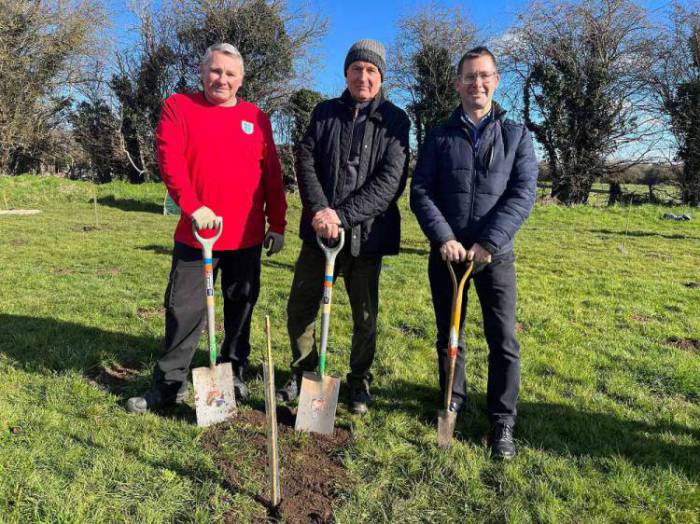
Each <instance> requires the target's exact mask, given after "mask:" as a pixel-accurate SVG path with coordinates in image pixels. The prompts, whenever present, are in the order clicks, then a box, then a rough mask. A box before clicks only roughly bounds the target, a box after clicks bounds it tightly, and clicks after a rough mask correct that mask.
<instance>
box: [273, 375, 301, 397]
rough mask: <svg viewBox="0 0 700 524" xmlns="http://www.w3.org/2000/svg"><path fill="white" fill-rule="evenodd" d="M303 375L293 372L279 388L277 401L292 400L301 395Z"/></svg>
mask: <svg viewBox="0 0 700 524" xmlns="http://www.w3.org/2000/svg"><path fill="white" fill-rule="evenodd" d="M300 389H301V375H297V374H296V373H292V376H291V377H289V380H288V381H287V383H286V384H285V385H284V386H282V387H281V388H280V389H278V390H277V402H291V401H293V400H294V399H295V398H297V397H298V396H299V390H300Z"/></svg>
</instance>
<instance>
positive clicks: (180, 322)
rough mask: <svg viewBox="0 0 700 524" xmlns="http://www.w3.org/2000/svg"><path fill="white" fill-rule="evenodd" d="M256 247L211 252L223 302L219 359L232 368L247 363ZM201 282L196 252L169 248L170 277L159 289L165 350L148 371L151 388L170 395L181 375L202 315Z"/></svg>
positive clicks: (255, 285)
mask: <svg viewBox="0 0 700 524" xmlns="http://www.w3.org/2000/svg"><path fill="white" fill-rule="evenodd" d="M261 249H262V246H254V247H250V248H245V249H237V250H231V251H214V254H213V255H214V257H213V265H214V279H215V281H216V278H217V276H218V274H219V273H221V291H222V295H223V301H224V333H225V335H224V341H223V343H222V344H221V346H220V350H219V358H218V360H219V362H231V363H232V364H233V368H234V370H239V369H241V368H242V367H244V366H245V365H246V364H247V363H248V355H249V354H250V321H251V317H252V313H253V307H254V306H255V302H256V301H257V299H258V294H259V292H260V252H261ZM205 294H206V283H205V281H204V266H203V263H202V251H201V250H199V249H194V248H191V247H189V246H187V245H185V244H181V243H180V242H176V243H175V247H174V248H173V261H172V267H171V269H170V279H169V281H168V287H167V289H166V290H165V304H164V306H165V354H164V355H163V356H162V357H161V359H160V360H159V361H158V364H157V365H156V368H155V370H154V372H153V380H154V383H155V385H156V386H157V387H159V388H160V389H161V391H163V392H164V393H166V394H168V395H169V394H174V391H177V388H178V387H179V386H180V384H181V383H182V382H185V381H186V380H187V374H188V372H189V369H190V364H191V363H192V357H193V356H194V352H195V351H196V350H197V345H198V342H199V337H200V335H201V333H202V329H204V326H205V320H206V314H207V313H206V311H207V307H206V296H205Z"/></svg>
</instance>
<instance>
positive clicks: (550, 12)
mask: <svg viewBox="0 0 700 524" xmlns="http://www.w3.org/2000/svg"><path fill="white" fill-rule="evenodd" d="M518 20H519V23H518V25H517V27H515V28H514V29H513V30H512V31H511V32H510V33H509V35H508V38H506V39H503V43H504V45H503V49H502V50H501V52H502V53H503V54H504V55H505V57H506V62H507V64H508V67H509V69H510V71H511V72H512V73H514V78H515V79H516V81H518V82H519V84H520V86H521V90H522V94H523V115H524V119H525V122H526V124H527V126H528V128H529V129H530V130H531V131H532V132H533V133H534V135H535V137H536V138H537V140H538V141H539V143H540V144H541V145H542V147H543V149H544V152H545V155H546V159H547V163H548V167H549V172H550V173H551V176H552V196H553V197H556V198H557V199H559V200H560V201H562V202H563V203H566V204H576V203H583V202H586V201H587V199H588V195H589V193H590V190H591V187H592V184H593V182H594V180H596V179H597V180H603V179H605V178H606V177H609V176H610V175H611V174H612V173H615V172H617V171H619V170H620V169H623V168H624V167H627V166H629V165H630V163H635V162H640V161H642V160H643V159H644V158H645V157H646V156H647V155H648V154H649V153H650V152H651V151H652V150H653V149H654V147H655V144H656V142H657V140H658V137H659V134H660V130H659V128H658V126H657V125H656V124H657V120H656V117H655V115H653V114H652V112H651V108H650V104H649V97H648V94H649V84H648V82H647V75H646V73H647V72H648V70H649V68H650V67H651V65H652V63H653V61H654V57H653V54H652V50H653V47H654V42H653V40H652V33H651V31H650V25H649V23H648V21H647V18H646V13H645V12H644V10H643V9H642V8H640V7H638V6H637V5H635V4H634V3H633V2H631V1H628V0H582V1H580V2H576V3H574V2H571V1H556V0H552V1H544V2H535V3H532V4H530V5H528V6H527V7H526V8H525V9H524V11H523V12H522V13H521V14H520V15H519V16H518ZM625 156H626V158H624V157H625Z"/></svg>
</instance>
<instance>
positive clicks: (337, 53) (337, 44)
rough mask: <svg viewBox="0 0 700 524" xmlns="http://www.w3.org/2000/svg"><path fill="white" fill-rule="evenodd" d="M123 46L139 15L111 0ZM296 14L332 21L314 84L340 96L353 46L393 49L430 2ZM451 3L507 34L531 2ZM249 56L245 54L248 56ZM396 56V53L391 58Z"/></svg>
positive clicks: (292, 0)
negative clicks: (400, 24) (402, 29)
mask: <svg viewBox="0 0 700 524" xmlns="http://www.w3.org/2000/svg"><path fill="white" fill-rule="evenodd" d="M106 2H107V8H108V10H109V13H110V18H111V20H112V30H113V33H114V36H115V38H116V41H117V45H118V46H119V47H120V48H121V47H125V46H126V47H128V46H129V45H130V42H132V39H133V38H134V33H135V32H134V31H133V28H134V26H135V18H134V17H133V15H131V14H130V13H129V11H128V8H127V2H128V0H106ZM288 2H289V7H290V9H291V10H292V12H294V10H295V9H298V8H299V7H300V6H304V5H305V6H307V8H308V9H309V10H310V11H311V12H312V13H320V14H322V15H323V16H325V17H326V18H327V19H328V31H327V33H326V36H325V37H323V39H322V40H321V41H320V42H319V45H318V48H317V54H318V55H319V61H318V66H317V68H316V70H315V72H314V83H315V85H314V86H308V87H310V88H312V89H314V90H316V91H320V92H321V93H324V94H326V95H334V96H335V95H337V94H339V91H340V90H342V87H343V85H344V82H343V61H344V60H345V54H346V53H347V50H348V48H349V47H350V46H351V45H352V43H353V42H355V41H357V40H360V39H362V38H373V39H376V40H379V41H380V42H382V43H383V44H384V45H385V46H387V47H389V46H390V44H391V43H392V41H393V39H394V36H395V25H396V22H397V21H398V20H399V19H400V18H402V17H404V16H406V15H410V14H411V13H412V12H414V11H415V10H416V8H418V7H420V6H423V5H426V2H423V1H416V0H404V1H399V0H375V1H370V0H354V1H335V0H288ZM433 3H434V4H436V5H442V6H446V7H458V6H462V7H463V8H464V10H465V11H466V12H467V13H468V15H469V17H470V18H471V20H472V21H473V22H474V23H475V25H476V26H477V27H479V29H480V30H482V31H483V32H484V34H498V33H501V32H503V31H504V30H505V29H506V28H507V27H508V26H509V25H511V24H512V23H513V22H514V20H515V13H516V12H517V11H518V10H519V9H521V8H522V7H523V6H524V5H526V4H527V1H526V0H509V1H498V0H489V1H480V2H474V1H462V2H459V1H454V0H442V1H436V2H433ZM244 58H245V57H244ZM387 59H388V60H391V56H388V57H387Z"/></svg>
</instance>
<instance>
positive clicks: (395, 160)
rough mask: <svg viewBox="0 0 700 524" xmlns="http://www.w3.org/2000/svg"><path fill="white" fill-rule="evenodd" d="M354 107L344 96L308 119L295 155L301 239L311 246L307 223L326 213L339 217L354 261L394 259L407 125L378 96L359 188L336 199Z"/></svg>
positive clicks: (368, 127)
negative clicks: (375, 257) (359, 258)
mask: <svg viewBox="0 0 700 524" xmlns="http://www.w3.org/2000/svg"><path fill="white" fill-rule="evenodd" d="M353 106H354V104H353V102H352V98H351V97H350V93H349V92H348V91H347V90H346V91H345V92H344V93H343V95H342V96H341V97H340V98H333V99H331V100H326V101H324V102H321V103H320V104H318V105H317V106H316V107H315V108H314V111H313V114H312V115H311V122H310V123H309V127H308V129H307V130H306V134H305V136H304V139H303V140H302V142H301V144H300V147H299V149H298V151H297V154H296V172H297V182H298V184H299V192H300V194H301V201H302V204H303V210H302V214H301V224H300V227H299V236H300V237H301V238H302V239H303V240H305V241H307V242H312V243H313V244H314V245H315V244H316V241H315V236H316V234H315V232H314V230H313V228H312V227H311V218H312V217H313V215H314V214H315V213H316V212H317V211H319V210H321V209H323V208H326V207H330V208H332V209H334V210H335V211H336V212H337V213H338V216H339V217H340V220H341V222H342V227H343V228H344V229H345V242H346V244H349V245H350V252H351V254H352V255H353V256H359V255H395V254H397V253H398V252H399V243H400V239H401V230H400V222H401V217H400V215H399V209H398V206H397V205H396V201H397V200H398V198H399V197H400V196H401V193H402V192H403V190H404V188H405V187H406V177H407V175H408V155H409V145H408V133H409V130H410V121H409V120H408V116H407V115H406V113H405V112H404V111H403V110H401V109H399V108H398V107H396V106H395V105H394V104H392V103H391V102H389V101H388V100H386V99H385V98H384V97H383V96H382V94H381V93H380V94H379V95H377V96H376V97H375V99H374V100H373V101H372V103H371V104H370V106H369V114H368V116H367V121H366V123H365V132H364V138H363V141H362V149H361V151H362V154H361V158H360V166H359V169H358V170H357V186H356V187H357V188H356V189H355V190H354V191H351V192H350V193H349V194H348V195H346V196H345V197H344V198H340V196H339V195H338V187H339V180H340V177H343V176H344V173H345V165H344V164H345V162H346V161H347V155H348V154H349V151H350V143H351V141H352V127H353Z"/></svg>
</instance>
